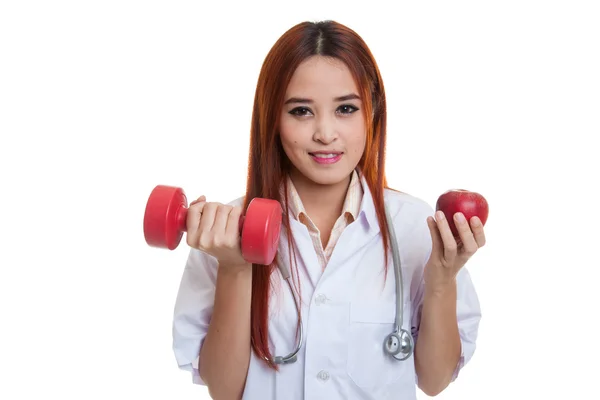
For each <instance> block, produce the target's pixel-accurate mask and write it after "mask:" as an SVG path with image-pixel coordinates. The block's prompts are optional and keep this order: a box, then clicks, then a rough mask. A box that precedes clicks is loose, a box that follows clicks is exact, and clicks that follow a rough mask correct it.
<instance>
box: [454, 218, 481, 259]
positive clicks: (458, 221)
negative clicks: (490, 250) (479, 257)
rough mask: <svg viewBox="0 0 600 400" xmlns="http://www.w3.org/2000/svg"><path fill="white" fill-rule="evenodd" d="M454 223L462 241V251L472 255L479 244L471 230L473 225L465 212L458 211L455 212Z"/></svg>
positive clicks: (468, 255)
mask: <svg viewBox="0 0 600 400" xmlns="http://www.w3.org/2000/svg"><path fill="white" fill-rule="evenodd" d="M454 225H455V226H456V230H457V231H458V235H459V236H460V241H461V242H462V251H461V253H462V254H463V255H465V256H467V257H470V256H472V255H473V254H475V252H476V251H477V249H478V248H479V246H477V242H476V241H475V237H473V232H471V227H470V226H469V223H468V222H467V219H466V218H465V215H464V214H463V213H461V212H457V213H455V214H454Z"/></svg>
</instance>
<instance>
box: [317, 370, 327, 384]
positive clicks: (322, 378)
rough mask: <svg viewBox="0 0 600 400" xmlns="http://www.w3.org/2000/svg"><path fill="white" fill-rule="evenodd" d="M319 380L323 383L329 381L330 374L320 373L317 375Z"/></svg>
mask: <svg viewBox="0 0 600 400" xmlns="http://www.w3.org/2000/svg"><path fill="white" fill-rule="evenodd" d="M317 378H319V379H320V380H322V381H323V382H326V381H327V380H329V372H327V371H320V372H319V373H318V374H317Z"/></svg>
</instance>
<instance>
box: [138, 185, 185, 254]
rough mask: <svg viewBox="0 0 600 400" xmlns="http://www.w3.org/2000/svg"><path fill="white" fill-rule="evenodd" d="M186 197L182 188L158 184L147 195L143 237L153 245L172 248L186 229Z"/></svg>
mask: <svg viewBox="0 0 600 400" xmlns="http://www.w3.org/2000/svg"><path fill="white" fill-rule="evenodd" d="M186 215H187V198H186V196H185V193H184V191H183V189H181V188H178V187H173V186H165V185H158V186H156V187H155V188H154V189H153V190H152V193H151V194H150V197H148V202H147V203H146V211H145V214H144V237H145V239H146V243H148V245H150V246H153V247H161V248H168V249H169V250H174V249H175V248H176V247H177V246H178V245H179V242H180V241H181V238H182V237H183V233H184V232H185V230H186V226H185V223H186V221H185V217H186Z"/></svg>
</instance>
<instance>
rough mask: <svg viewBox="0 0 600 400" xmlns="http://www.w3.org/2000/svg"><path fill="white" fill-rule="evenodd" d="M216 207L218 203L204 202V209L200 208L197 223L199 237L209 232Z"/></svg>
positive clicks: (213, 221)
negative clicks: (199, 216) (200, 213)
mask: <svg viewBox="0 0 600 400" xmlns="http://www.w3.org/2000/svg"><path fill="white" fill-rule="evenodd" d="M218 207H219V203H205V204H204V209H203V210H202V217H201V218H200V221H199V223H198V231H199V234H200V237H202V236H203V235H206V234H209V233H210V232H211V231H212V228H213V225H214V223H215V216H216V214H217V208H218Z"/></svg>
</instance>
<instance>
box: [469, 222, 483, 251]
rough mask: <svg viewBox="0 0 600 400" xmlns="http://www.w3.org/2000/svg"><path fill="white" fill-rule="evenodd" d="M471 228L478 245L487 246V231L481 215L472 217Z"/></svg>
mask: <svg viewBox="0 0 600 400" xmlns="http://www.w3.org/2000/svg"><path fill="white" fill-rule="evenodd" d="M471 229H472V230H473V237H474V238H475V242H477V246H478V247H483V246H485V233H484V231H483V224H482V223H481V220H480V219H479V217H473V218H471Z"/></svg>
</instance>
